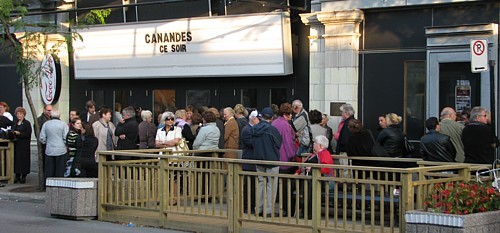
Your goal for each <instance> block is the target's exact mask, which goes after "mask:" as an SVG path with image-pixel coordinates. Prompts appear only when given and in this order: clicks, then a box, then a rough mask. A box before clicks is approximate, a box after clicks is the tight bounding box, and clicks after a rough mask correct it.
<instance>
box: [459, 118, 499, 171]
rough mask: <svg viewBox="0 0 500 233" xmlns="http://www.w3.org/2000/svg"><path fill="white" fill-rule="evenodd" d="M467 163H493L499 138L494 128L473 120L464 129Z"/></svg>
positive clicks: (463, 140) (463, 136)
mask: <svg viewBox="0 0 500 233" xmlns="http://www.w3.org/2000/svg"><path fill="white" fill-rule="evenodd" d="M462 143H463V144H464V152H465V161H464V162H466V163H479V164H492V163H493V161H495V147H496V146H498V138H497V137H496V136H495V134H494V131H493V129H492V128H491V127H490V126H489V125H486V124H483V123H480V122H471V123H469V124H468V125H466V126H465V128H464V129H463V131H462Z"/></svg>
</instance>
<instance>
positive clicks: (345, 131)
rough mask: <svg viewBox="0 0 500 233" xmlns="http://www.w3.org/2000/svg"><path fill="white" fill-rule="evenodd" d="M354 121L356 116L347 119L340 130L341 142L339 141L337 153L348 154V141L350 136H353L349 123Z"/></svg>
mask: <svg viewBox="0 0 500 233" xmlns="http://www.w3.org/2000/svg"><path fill="white" fill-rule="evenodd" d="M352 120H354V116H350V117H349V118H347V119H345V121H344V125H343V126H342V129H340V134H339V140H338V141H337V149H336V150H335V152H337V154H340V152H347V141H348V140H349V136H351V131H350V130H349V122H350V121H352Z"/></svg>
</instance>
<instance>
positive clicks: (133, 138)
mask: <svg viewBox="0 0 500 233" xmlns="http://www.w3.org/2000/svg"><path fill="white" fill-rule="evenodd" d="M122 134H125V139H120V138H119V139H118V142H117V143H116V144H117V145H116V149H117V150H134V149H137V137H138V136H139V124H138V123H137V121H136V120H135V118H134V117H132V118H128V119H126V120H125V122H123V123H119V124H118V125H117V126H116V129H115V136H117V137H119V136H120V135H122Z"/></svg>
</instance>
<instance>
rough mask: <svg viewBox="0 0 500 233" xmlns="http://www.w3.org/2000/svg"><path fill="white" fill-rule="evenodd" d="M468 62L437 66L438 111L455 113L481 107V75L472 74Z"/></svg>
mask: <svg viewBox="0 0 500 233" xmlns="http://www.w3.org/2000/svg"><path fill="white" fill-rule="evenodd" d="M470 66H471V64H470V62H454V63H440V64H439V109H443V108H444V107H452V108H454V109H455V110H456V111H457V113H460V112H462V110H464V109H471V108H472V107H474V106H479V105H481V74H479V73H472V72H471V69H470Z"/></svg>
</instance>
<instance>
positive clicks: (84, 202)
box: [45, 178, 97, 220]
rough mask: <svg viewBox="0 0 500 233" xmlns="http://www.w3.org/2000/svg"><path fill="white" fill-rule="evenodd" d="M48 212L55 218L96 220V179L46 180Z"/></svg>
mask: <svg viewBox="0 0 500 233" xmlns="http://www.w3.org/2000/svg"><path fill="white" fill-rule="evenodd" d="M45 184H46V201H45V204H46V206H47V209H48V212H49V213H50V214H51V215H52V216H55V217H61V218H67V219H75V220H80V219H81V220H83V219H95V218H97V178H47V180H46V183H45Z"/></svg>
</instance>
